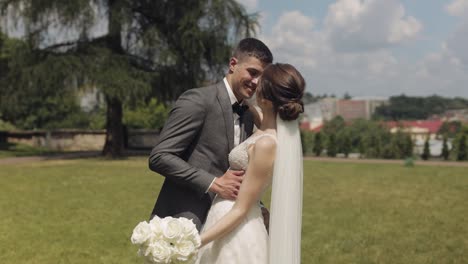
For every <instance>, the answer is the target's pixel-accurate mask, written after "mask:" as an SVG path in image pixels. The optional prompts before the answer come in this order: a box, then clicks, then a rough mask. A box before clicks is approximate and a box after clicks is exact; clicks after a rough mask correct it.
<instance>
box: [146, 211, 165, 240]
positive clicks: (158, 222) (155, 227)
mask: <svg viewBox="0 0 468 264" xmlns="http://www.w3.org/2000/svg"><path fill="white" fill-rule="evenodd" d="M149 224H150V226H151V230H152V232H153V236H155V237H157V238H160V237H161V236H162V233H163V226H162V225H163V222H162V219H161V218H159V217H157V216H155V217H154V218H153V219H151V221H150V222H149Z"/></svg>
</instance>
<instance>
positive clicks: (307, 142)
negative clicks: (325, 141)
mask: <svg viewBox="0 0 468 264" xmlns="http://www.w3.org/2000/svg"><path fill="white" fill-rule="evenodd" d="M301 144H302V154H304V155H306V154H309V153H310V152H311V151H312V149H313V146H314V133H313V132H311V131H308V130H301Z"/></svg>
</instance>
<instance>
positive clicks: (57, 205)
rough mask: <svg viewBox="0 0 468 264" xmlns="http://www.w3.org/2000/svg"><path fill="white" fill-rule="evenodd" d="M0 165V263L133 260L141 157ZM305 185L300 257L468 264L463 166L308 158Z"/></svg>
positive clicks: (153, 189) (467, 179) (143, 173)
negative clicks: (374, 162) (393, 163)
mask: <svg viewBox="0 0 468 264" xmlns="http://www.w3.org/2000/svg"><path fill="white" fill-rule="evenodd" d="M0 166H1V167H0V216H1V217H0V259H1V260H0V263H3V264H13V263H14V264H17V263H41V264H50V263H54V264H55V263H66V264H69V263H77V264H82V263H93V264H94V263H141V261H140V259H138V258H137V257H136V250H137V248H136V247H135V246H133V245H131V243H130V240H129V237H130V235H131V232H132V230H133V227H134V226H135V225H136V224H137V223H138V222H139V221H142V220H146V219H147V218H148V215H149V213H150V210H151V209H152V206H153V203H154V200H155V198H156V196H157V193H158V191H159V188H160V185H161V182H162V181H161V180H162V177H158V176H156V175H155V174H153V173H151V172H150V171H149V170H148V169H147V161H146V159H145V158H132V159H129V160H118V161H108V160H100V159H82V160H66V161H47V162H36V163H32V164H21V165H19V164H16V165H0ZM304 184H305V185H304V218H303V251H302V252H303V261H302V263H392V264H393V263H405V264H406V263H411V264H413V263H424V264H426V263H468V173H467V172H466V168H461V167H460V168H458V167H453V168H450V167H431V166H416V167H413V168H407V167H403V166H402V165H388V164H386V165H383V164H352V163H341V164H340V163H326V162H317V161H306V162H305V175H304ZM264 202H265V204H268V203H269V201H268V199H267V198H265V199H264Z"/></svg>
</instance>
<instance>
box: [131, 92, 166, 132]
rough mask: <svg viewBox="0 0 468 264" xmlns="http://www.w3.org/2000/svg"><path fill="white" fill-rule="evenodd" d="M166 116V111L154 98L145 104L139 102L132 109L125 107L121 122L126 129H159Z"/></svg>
mask: <svg viewBox="0 0 468 264" xmlns="http://www.w3.org/2000/svg"><path fill="white" fill-rule="evenodd" d="M168 114H169V112H168V109H167V108H166V107H165V106H164V105H163V104H161V103H159V102H158V100H157V99H156V98H152V99H151V100H150V101H149V102H148V103H147V104H145V103H144V102H139V103H138V104H136V106H134V107H126V108H125V109H124V120H123V122H124V124H125V125H126V126H127V127H128V128H156V129H160V128H162V127H163V125H164V122H165V121H166V118H167V115H168Z"/></svg>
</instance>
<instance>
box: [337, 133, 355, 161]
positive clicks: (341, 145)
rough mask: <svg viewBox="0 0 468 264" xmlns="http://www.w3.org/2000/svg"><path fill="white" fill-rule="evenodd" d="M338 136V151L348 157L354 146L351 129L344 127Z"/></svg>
mask: <svg viewBox="0 0 468 264" xmlns="http://www.w3.org/2000/svg"><path fill="white" fill-rule="evenodd" d="M336 138H337V139H336V141H337V145H338V152H339V153H343V154H344V155H345V157H348V155H349V153H350V152H351V150H352V148H353V146H352V142H351V132H350V129H348V128H344V129H343V130H341V131H338V133H337V136H336Z"/></svg>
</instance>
